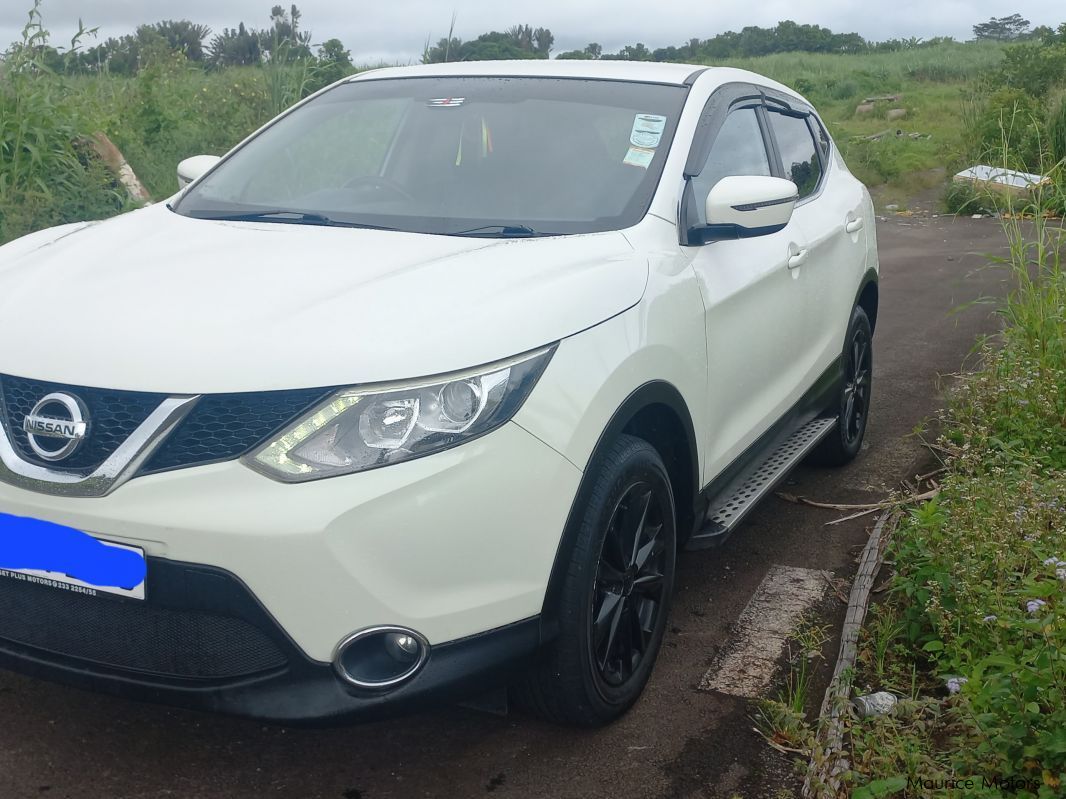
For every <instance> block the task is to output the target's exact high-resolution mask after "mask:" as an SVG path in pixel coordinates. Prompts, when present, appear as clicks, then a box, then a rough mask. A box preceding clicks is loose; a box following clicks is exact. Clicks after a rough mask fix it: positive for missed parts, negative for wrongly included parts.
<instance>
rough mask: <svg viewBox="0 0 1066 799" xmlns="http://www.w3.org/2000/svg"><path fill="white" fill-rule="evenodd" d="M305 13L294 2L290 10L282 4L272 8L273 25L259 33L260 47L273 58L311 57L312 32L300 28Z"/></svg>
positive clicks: (297, 59)
mask: <svg viewBox="0 0 1066 799" xmlns="http://www.w3.org/2000/svg"><path fill="white" fill-rule="evenodd" d="M302 16H303V14H302V13H301V12H300V9H299V8H297V7H296V5H295V4H293V5H292V6H291V7H290V9H289V10H288V11H286V10H285V9H284V8H283V7H282V6H274V7H273V8H272V9H271V10H270V23H271V27H270V28H269V29H268V30H265V31H262V32H261V33H260V34H259V48H260V50H262V51H263V52H264V53H265V54H268V56H269V58H271V59H278V60H281V61H286V62H288V61H301V60H305V59H309V58H311V33H310V31H308V32H306V33H305V32H303V31H301V30H300V18H301V17H302Z"/></svg>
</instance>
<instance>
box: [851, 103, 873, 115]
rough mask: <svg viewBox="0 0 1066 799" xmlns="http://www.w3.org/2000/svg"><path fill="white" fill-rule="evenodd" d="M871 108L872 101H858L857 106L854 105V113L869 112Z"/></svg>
mask: <svg viewBox="0 0 1066 799" xmlns="http://www.w3.org/2000/svg"><path fill="white" fill-rule="evenodd" d="M873 110H874V104H873V103H860V104H859V105H858V106H856V107H855V113H856V114H869V113H870V112H871V111H873Z"/></svg>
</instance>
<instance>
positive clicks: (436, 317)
mask: <svg viewBox="0 0 1066 799" xmlns="http://www.w3.org/2000/svg"><path fill="white" fill-rule="evenodd" d="M647 277H648V265H647V260H646V259H645V258H642V257H639V256H638V254H637V253H636V252H635V251H634V250H633V248H632V247H631V246H630V244H629V243H628V241H627V239H626V237H625V236H624V235H622V234H621V233H617V232H613V233H597V234H590V235H581V236H566V237H551V238H530V239H484V238H458V237H448V236H430V235H420V234H412V233H396V232H389V231H375V230H361V229H352V228H331V227H319V226H307V225H292V224H274V223H247V222H218V221H206V220H196V219H189V218H186V217H183V216H180V215H178V214H176V213H173V212H172V211H170V210H169V209H167V208H166V207H165V206H163V205H158V206H153V207H150V208H146V209H143V210H140V211H135V212H132V213H129V214H125V215H123V216H120V217H117V218H115V219H112V220H109V221H107V222H102V223H96V224H89V225H73V226H70V225H68V226H65V227H62V228H55V229H53V230H51V231H44V232H41V233H37V234H33V235H31V236H29V237H26V238H25V239H20V240H18V241H15V242H12V243H11V244H9V245H7V246H6V247H3V248H0V342H2V344H0V373H4V374H14V375H19V376H23V377H31V378H35V379H38V380H47V381H53V382H61V383H69V384H73V385H85V386H95V387H104V388H113V389H128V390H139V391H159V392H170V393H217V392H238V391H263V390H270V389H288V388H310V387H318V386H332V385H341V384H357V383H367V382H378V381H387V380H398V379H405V378H411V377H422V376H426V375H432V374H439V373H444V372H450V371H454V370H459V369H465V368H468V367H471V366H477V365H480V364H483V363H489V362H491V361H495V360H499V359H501V358H506V357H510V356H512V355H516V354H518V353H521V352H525V351H527V350H531V349H534V348H537V347H540V346H543V345H545V344H549V343H551V342H554V341H557V340H559V339H561V338H564V337H566V336H569V335H572V334H574V333H577V332H579V331H581V330H583V329H585V328H587V327H590V326H592V325H595V324H597V323H599V322H601V321H603V320H604V319H607V318H609V317H611V316H614V315H615V314H618V313H620V312H622V311H624V310H625V309H627V308H629V307H631V306H633V305H634V304H636V303H637V302H638V301H639V300H640V298H641V296H642V294H643V292H644V288H645V285H646V284H647Z"/></svg>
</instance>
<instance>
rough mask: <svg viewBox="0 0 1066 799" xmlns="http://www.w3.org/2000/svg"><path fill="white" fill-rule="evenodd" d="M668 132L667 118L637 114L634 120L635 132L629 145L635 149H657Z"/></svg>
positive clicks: (631, 134) (630, 135)
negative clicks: (666, 131)
mask: <svg viewBox="0 0 1066 799" xmlns="http://www.w3.org/2000/svg"><path fill="white" fill-rule="evenodd" d="M664 130H666V117H664V116H659V115H658V114H637V115H636V117H635V118H634V119H633V132H632V133H630V134H629V143H630V144H632V145H633V146H634V147H644V148H648V147H650V148H652V149H654V148H656V147H658V146H659V142H660V141H662V138H663V131H664Z"/></svg>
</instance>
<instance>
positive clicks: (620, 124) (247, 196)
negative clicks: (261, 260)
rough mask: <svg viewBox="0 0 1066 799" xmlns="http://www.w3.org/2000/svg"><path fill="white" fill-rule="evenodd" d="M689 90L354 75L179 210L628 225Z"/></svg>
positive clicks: (355, 222)
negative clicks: (359, 78) (357, 78)
mask: <svg viewBox="0 0 1066 799" xmlns="http://www.w3.org/2000/svg"><path fill="white" fill-rule="evenodd" d="M685 93H686V90H685V89H684V88H683V87H680V86H666V85H659V84H650V83H629V82H622V81H608V80H575V79H548V78H398V79H382V80H363V81H356V82H353V83H348V84H343V85H341V86H338V87H336V88H334V89H331V90H330V91H327V92H326V93H324V94H322V95H321V96H319V97H317V98H315V99H314V100H312V101H311V102H309V103H307V104H306V105H304V106H302V107H301V108H299V109H297V110H296V111H294V112H293V113H291V114H289V115H287V116H285V117H284V118H282V119H280V120H279V121H278V122H276V123H275V124H273V125H272V126H270V127H269V128H268V129H267V130H265V131H264V132H263V133H261V134H260V135H259V136H257V137H255V138H254V139H252V140H251V141H250V142H248V143H247V144H246V145H245V146H244V147H242V148H241V149H239V150H238V151H237V152H235V153H234V154H233V155H232V156H231V157H230V158H228V159H227V160H226V161H225V162H224V163H223V164H222V165H221V166H219V167H218V168H217V169H216V170H215V172H214V173H212V174H211V175H209V176H208V177H207V178H206V179H204V180H202V181H200V183H199V184H198V185H196V186H195V187H193V188H192V189H191V190H189V191H188V192H187V193H186V194H185V195H184V196H183V197H182V198H181V199H180V200H179V201H178V202H177V203H176V204H175V206H174V210H175V211H177V212H178V213H180V214H183V215H185V216H190V217H197V218H209V219H246V220H251V219H254V220H262V221H276V222H285V223H298V224H319V225H321V224H338V225H352V226H358V227H363V226H365V227H375V228H386V229H394V230H404V231H410V232H415V233H438V234H447V235H469V236H533V235H557V234H567V233H592V232H597V231H603V230H618V229H621V228H624V227H629V226H631V225H634V224H636V223H637V222H638V221H640V219H641V218H642V217H643V216H644V214H645V213H646V211H647V208H648V205H649V204H650V202H651V198H652V194H653V193H654V191H655V186H656V184H657V183H658V179H659V175H660V173H661V172H662V168H663V162H664V161H665V160H666V155H667V151H668V149H669V144H670V141H671V139H672V138H673V134H674V128H675V126H676V124H677V119H678V116H679V114H680V112H681V108H682V105H683V104H684V101H685Z"/></svg>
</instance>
